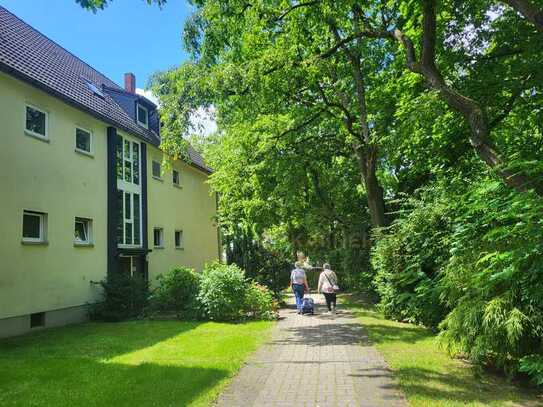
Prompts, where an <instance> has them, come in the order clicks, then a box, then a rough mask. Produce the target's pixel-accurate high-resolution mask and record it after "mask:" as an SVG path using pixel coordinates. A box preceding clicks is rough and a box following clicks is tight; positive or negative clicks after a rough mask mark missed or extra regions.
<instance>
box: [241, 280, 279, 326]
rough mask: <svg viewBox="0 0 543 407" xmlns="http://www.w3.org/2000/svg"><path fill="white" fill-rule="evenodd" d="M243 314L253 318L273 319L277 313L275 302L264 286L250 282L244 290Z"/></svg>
mask: <svg viewBox="0 0 543 407" xmlns="http://www.w3.org/2000/svg"><path fill="white" fill-rule="evenodd" d="M243 309H244V312H245V314H246V315H247V316H248V317H249V318H253V319H273V318H275V316H276V313H277V303H276V302H275V301H274V299H273V296H272V294H271V292H270V290H268V289H267V288H266V287H265V286H263V285H260V284H258V283H256V282H254V281H252V282H250V283H249V285H248V286H247V288H246V291H245V304H244V306H243Z"/></svg>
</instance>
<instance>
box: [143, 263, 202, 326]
mask: <svg viewBox="0 0 543 407" xmlns="http://www.w3.org/2000/svg"><path fill="white" fill-rule="evenodd" d="M157 282H158V286H157V287H156V288H155V289H154V290H153V293H152V296H151V298H150V302H151V305H152V309H155V310H157V311H160V312H168V311H169V312H175V314H176V315H177V317H178V318H180V319H190V318H195V317H197V316H198V311H199V306H198V302H197V300H196V298H197V296H198V290H199V277H198V275H197V274H196V273H195V272H194V270H193V269H190V268H188V267H175V268H172V269H171V270H170V271H169V272H167V273H164V274H160V275H159V276H158V277H157Z"/></svg>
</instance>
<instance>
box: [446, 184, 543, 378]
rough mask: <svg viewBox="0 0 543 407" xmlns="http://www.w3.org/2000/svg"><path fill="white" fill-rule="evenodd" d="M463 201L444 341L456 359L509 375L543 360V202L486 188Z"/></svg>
mask: <svg viewBox="0 0 543 407" xmlns="http://www.w3.org/2000/svg"><path fill="white" fill-rule="evenodd" d="M459 198H460V199H457V200H456V206H457V211H456V216H457V220H456V225H455V229H454V232H453V234H452V236H451V257H450V260H449V262H448V264H447V266H446V267H445V269H444V277H443V282H442V286H443V297H442V298H443V302H444V303H445V304H447V305H448V306H449V307H451V308H452V311H451V312H450V313H449V315H448V316H447V317H446V318H445V320H444V321H443V322H442V324H441V329H442V330H443V332H442V334H441V338H442V340H443V342H444V343H445V344H446V345H447V346H448V348H449V350H450V351H451V352H453V353H461V354H465V355H467V356H469V358H470V359H471V360H473V361H474V362H477V363H479V364H492V365H494V366H497V367H499V368H501V369H503V370H505V371H506V372H507V373H509V374H515V373H516V372H518V370H519V361H520V360H521V359H522V358H524V357H526V356H529V355H532V354H535V355H539V356H541V355H542V354H543V346H542V344H543V276H542V274H541V270H542V268H543V257H542V256H541V254H542V250H543V223H542V221H541V213H543V202H542V201H541V199H540V198H538V197H536V196H535V195H532V194H530V193H526V194H518V193H515V192H512V191H511V190H509V189H507V188H505V187H504V186H503V185H502V184H501V183H499V182H496V181H486V182H484V183H481V184H480V185H479V186H477V187H475V188H472V189H471V190H469V191H468V192H467V193H466V194H464V195H462V196H460V197H459Z"/></svg>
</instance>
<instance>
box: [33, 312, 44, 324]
mask: <svg viewBox="0 0 543 407" xmlns="http://www.w3.org/2000/svg"><path fill="white" fill-rule="evenodd" d="M40 326H45V312H36V313H34V314H30V328H39V327H40Z"/></svg>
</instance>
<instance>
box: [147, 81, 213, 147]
mask: <svg viewBox="0 0 543 407" xmlns="http://www.w3.org/2000/svg"><path fill="white" fill-rule="evenodd" d="M136 93H137V94H138V95H141V96H145V97H146V98H147V99H149V100H150V101H151V102H153V103H154V104H155V105H157V106H159V107H160V104H159V102H158V98H157V97H156V96H155V95H153V93H152V92H151V91H149V90H145V89H141V88H136ZM190 127H191V128H190V132H191V133H193V134H196V135H199V136H204V137H205V136H209V135H210V134H213V133H215V132H216V131H217V122H216V121H215V108H214V107H213V106H212V107H210V108H207V109H205V108H203V107H201V108H199V109H198V110H196V111H195V112H194V113H193V114H192V117H191V119H190Z"/></svg>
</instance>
